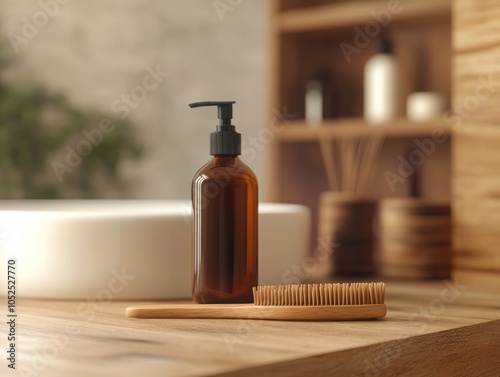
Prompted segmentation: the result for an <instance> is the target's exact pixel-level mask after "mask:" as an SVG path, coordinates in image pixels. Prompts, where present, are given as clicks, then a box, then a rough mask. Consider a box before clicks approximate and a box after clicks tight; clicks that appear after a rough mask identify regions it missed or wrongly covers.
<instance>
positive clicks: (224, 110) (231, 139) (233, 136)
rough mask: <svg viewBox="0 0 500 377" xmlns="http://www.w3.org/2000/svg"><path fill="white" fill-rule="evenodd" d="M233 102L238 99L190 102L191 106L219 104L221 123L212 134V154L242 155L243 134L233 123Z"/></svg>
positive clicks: (218, 115) (218, 113)
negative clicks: (237, 130)
mask: <svg viewBox="0 0 500 377" xmlns="http://www.w3.org/2000/svg"><path fill="white" fill-rule="evenodd" d="M233 103H236V101H204V102H194V103H190V104H189V107H191V108H194V107H205V106H217V118H219V124H218V125H217V129H216V131H215V132H212V133H211V134H210V154H212V155H231V156H232V155H240V154H241V135H240V134H239V133H238V132H236V127H234V126H233V125H232V124H231V119H232V118H233Z"/></svg>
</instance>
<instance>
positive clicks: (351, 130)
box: [276, 118, 451, 142]
mask: <svg viewBox="0 0 500 377" xmlns="http://www.w3.org/2000/svg"><path fill="white" fill-rule="evenodd" d="M433 133H439V134H441V133H443V134H446V135H449V134H451V126H450V124H449V123H445V122H443V121H442V120H441V119H437V120H435V121H426V122H419V123H415V122H411V121H409V120H408V119H405V118H401V119H397V120H394V121H392V122H390V123H387V124H381V125H376V126H375V125H369V124H366V123H365V122H364V120H363V119H361V118H353V119H349V118H348V119H342V120H330V121H325V122H323V123H321V124H319V125H308V124H307V123H305V122H304V121H294V122H290V123H289V124H288V125H287V126H286V127H285V128H283V131H282V132H279V133H277V134H276V136H277V138H278V139H279V141H280V142H307V141H315V140H319V139H320V138H321V139H323V138H326V139H337V138H344V137H353V136H355V137H373V136H383V137H384V138H386V139H398V138H412V137H413V138H415V137H428V136H432V134H433Z"/></svg>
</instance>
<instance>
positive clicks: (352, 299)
mask: <svg viewBox="0 0 500 377" xmlns="http://www.w3.org/2000/svg"><path fill="white" fill-rule="evenodd" d="M384 297H385V283H331V284H296V285H264V286H259V287H254V288H253V299H254V304H255V305H266V306H321V305H370V304H383V303H384Z"/></svg>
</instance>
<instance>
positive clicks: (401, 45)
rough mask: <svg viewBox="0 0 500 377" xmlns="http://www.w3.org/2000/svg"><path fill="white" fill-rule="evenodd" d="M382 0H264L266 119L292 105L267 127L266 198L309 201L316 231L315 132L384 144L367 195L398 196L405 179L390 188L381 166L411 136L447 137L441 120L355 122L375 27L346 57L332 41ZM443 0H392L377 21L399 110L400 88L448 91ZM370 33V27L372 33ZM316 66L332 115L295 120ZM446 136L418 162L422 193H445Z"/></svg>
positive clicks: (318, 169) (411, 142)
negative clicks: (391, 62) (283, 118)
mask: <svg viewBox="0 0 500 377" xmlns="http://www.w3.org/2000/svg"><path fill="white" fill-rule="evenodd" d="M389 4H390V2H388V1H386V0H372V1H368V0H271V1H270V2H269V9H270V17H269V22H270V24H269V38H268V41H269V51H268V56H269V67H268V68H269V69H268V80H267V81H268V104H269V108H268V114H269V117H268V119H273V118H275V115H274V114H275V113H276V111H279V112H281V113H284V112H286V113H288V114H294V116H295V117H294V118H293V120H291V121H289V122H287V123H286V125H285V127H284V128H282V129H280V131H279V132H275V135H274V138H273V140H272V142H271V143H270V145H269V146H268V148H267V152H268V155H267V167H268V182H269V184H268V192H267V193H266V194H267V199H268V200H272V201H277V202H289V203H298V204H304V205H307V206H309V207H310V208H311V210H312V215H313V234H312V238H313V239H315V237H316V217H317V205H318V203H317V200H318V196H319V194H320V193H321V192H322V191H325V190H328V184H327V179H326V174H325V168H324V163H323V161H322V158H321V153H320V148H319V143H318V140H319V139H320V138H322V139H323V138H327V139H331V140H334V139H336V138H343V137H350V136H357V137H373V136H383V137H384V138H385V139H386V141H385V143H384V147H383V151H382V156H381V160H380V162H379V167H378V171H377V172H376V174H375V177H376V178H375V180H374V182H373V195H374V196H375V197H378V198H383V197H388V196H405V195H407V194H408V192H409V185H410V179H408V180H407V181H406V182H405V183H404V184H401V185H399V186H398V187H397V189H396V190H394V191H392V190H390V189H389V188H388V186H387V183H386V181H385V179H384V172H386V171H395V170H396V169H397V168H398V163H399V161H400V158H401V157H403V158H404V156H407V155H408V152H409V151H411V150H412V149H415V148H416V146H415V139H425V138H429V137H432V134H433V132H435V131H436V130H437V129H439V130H442V131H443V132H444V133H445V134H446V135H449V136H451V126H450V124H449V123H447V122H446V121H445V120H443V119H436V120H434V121H429V122H423V123H414V122H410V121H408V120H407V119H405V118H404V116H402V117H401V118H398V119H395V120H394V121H391V122H390V123H388V124H383V125H379V126H371V125H367V124H366V123H365V122H364V121H363V118H362V117H363V69H364V66H365V63H366V61H367V60H368V59H369V58H370V57H371V56H372V55H373V54H374V52H375V46H376V41H377V35H376V36H373V37H370V41H369V43H366V44H365V45H363V46H361V47H360V46H358V47H359V48H358V49H357V51H356V53H355V54H352V55H351V56H349V58H346V56H345V52H344V51H343V50H342V49H341V48H340V45H341V44H342V43H343V42H345V43H349V44H350V45H355V38H356V35H357V33H359V30H366V27H367V25H369V24H370V25H372V26H373V25H374V22H380V21H377V19H376V17H375V15H376V14H380V12H385V11H389ZM451 4H452V1H451V0H418V1H412V2H410V1H408V2H401V3H400V5H401V7H402V9H400V10H399V11H397V12H396V13H391V19H390V21H389V22H387V23H386V24H384V25H382V24H381V23H380V25H379V26H380V32H383V33H385V34H386V35H387V36H388V37H389V38H390V40H391V42H392V45H393V55H394V57H395V58H396V60H397V62H398V66H399V68H400V71H399V75H400V77H399V80H398V85H399V88H398V89H399V92H400V99H401V101H400V102H401V103H400V104H399V113H400V114H404V113H405V101H406V97H407V96H408V94H410V93H412V92H416V91H432V92H438V93H442V94H444V95H445V96H446V97H447V98H450V96H451V95H450V93H451ZM378 35H380V33H379V34H378ZM318 72H327V73H328V75H329V76H330V77H331V79H332V80H331V83H332V84H331V85H332V88H331V89H332V97H333V103H334V104H335V109H334V111H332V118H331V119H325V121H324V122H323V123H321V124H320V125H319V126H316V127H312V126H310V125H307V124H306V123H305V121H304V120H303V119H304V114H305V105H304V103H305V86H306V83H307V81H308V80H310V79H311V78H312V77H313V76H314V75H315V74H317V73H318ZM450 150H451V148H450V143H449V138H448V141H447V142H444V143H441V144H439V145H437V146H436V150H435V151H434V152H433V153H432V155H431V156H428V158H427V159H426V161H425V163H424V164H423V165H422V166H421V167H420V168H419V174H418V175H419V181H421V185H422V188H421V192H422V193H423V196H424V197H427V198H432V199H440V200H442V199H445V200H449V199H450V191H451V190H450V182H451V177H450V175H451V168H450V165H451V162H450V160H451V157H450V156H451V152H450Z"/></svg>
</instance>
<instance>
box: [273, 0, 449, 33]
mask: <svg viewBox="0 0 500 377" xmlns="http://www.w3.org/2000/svg"><path fill="white" fill-rule="evenodd" d="M313 3H314V2H310V3H309V4H313ZM304 5H307V4H304ZM396 5H397V3H396ZM388 7H389V5H388V2H387V0H375V1H345V2H336V3H325V4H321V5H316V6H310V7H301V8H298V9H297V8H292V9H290V10H284V11H283V12H280V14H279V15H278V25H279V30H280V31H281V32H282V33H298V32H310V31H319V30H332V29H336V28H344V27H348V26H356V25H360V24H365V23H367V22H369V21H371V20H373V16H372V13H380V12H381V11H385V10H388ZM285 9H286V8H285ZM399 10H400V11H399ZM450 11H451V0H446V1H436V0H419V1H413V2H410V1H407V2H405V3H402V2H401V3H399V6H396V11H395V12H393V13H392V12H391V22H403V21H413V20H415V19H418V18H436V17H442V16H449V15H450Z"/></svg>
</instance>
